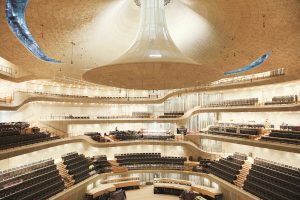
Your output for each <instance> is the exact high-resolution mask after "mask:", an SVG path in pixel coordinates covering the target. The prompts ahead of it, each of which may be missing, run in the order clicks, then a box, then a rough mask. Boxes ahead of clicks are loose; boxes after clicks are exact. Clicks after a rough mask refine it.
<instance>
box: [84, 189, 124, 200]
mask: <svg viewBox="0 0 300 200" xmlns="http://www.w3.org/2000/svg"><path fill="white" fill-rule="evenodd" d="M126 199H127V198H126V193H125V191H124V190H122V189H119V190H117V191H115V192H105V193H104V194H102V195H99V196H97V195H96V196H95V197H94V196H92V195H86V196H85V200H126Z"/></svg>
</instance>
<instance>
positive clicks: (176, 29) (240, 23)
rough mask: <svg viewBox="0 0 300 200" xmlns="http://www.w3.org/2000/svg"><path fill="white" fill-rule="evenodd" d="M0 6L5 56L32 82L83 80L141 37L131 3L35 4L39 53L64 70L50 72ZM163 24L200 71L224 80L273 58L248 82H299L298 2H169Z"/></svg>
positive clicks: (78, 0)
mask: <svg viewBox="0 0 300 200" xmlns="http://www.w3.org/2000/svg"><path fill="white" fill-rule="evenodd" d="M0 2H1V3H0V6H1V7H0V9H1V10H2V12H0V27H1V29H0V45H1V48H0V56H1V57H2V58H4V59H6V60H8V61H10V62H11V63H13V64H14V65H16V66H18V67H19V68H20V69H21V70H22V69H23V70H26V71H28V72H29V73H30V74H32V75H34V76H32V77H35V78H36V77H37V78H53V77H54V76H55V75H57V74H65V75H68V76H71V77H74V78H82V75H83V74H84V73H85V72H86V71H87V70H89V69H93V68H95V67H99V66H102V65H106V64H108V63H110V62H112V61H113V60H114V59H116V58H118V57H119V56H121V55H122V54H123V53H124V52H125V51H126V50H127V49H128V48H129V46H130V45H131V44H132V43H133V42H134V40H135V36H136V34H137V31H138V30H137V29H138V25H139V13H140V10H139V9H140V8H139V7H137V6H136V5H135V3H134V1H133V0H101V1H99V0H89V1H82V0H63V1H62V0H51V1H39V0H30V1H29V4H28V7H27V10H26V20H27V24H28V27H29V29H30V31H31V33H32V35H33V37H34V38H35V40H36V41H37V43H38V44H39V45H40V47H41V48H42V50H43V51H44V52H45V53H46V54H47V55H48V56H49V57H51V58H54V59H57V60H61V61H62V62H63V63H62V64H53V63H49V62H44V61H41V60H39V59H38V58H36V57H35V56H33V55H32V54H31V53H30V52H29V51H28V50H27V49H26V48H25V47H24V46H23V45H22V44H21V43H20V42H19V40H18V39H17V38H16V37H15V36H14V34H13V33H12V31H11V30H10V28H9V26H8V24H7V22H6V19H5V12H4V10H5V0H0ZM166 19H167V25H168V29H169V32H170V35H171V37H172V38H173V40H174V42H175V44H176V45H177V46H178V48H179V49H180V50H181V51H182V52H183V53H184V54H185V55H186V56H188V57H190V58H192V59H193V60H195V61H196V62H198V63H201V64H203V65H206V66H210V67H213V68H216V69H218V70H221V71H222V72H225V71H229V70H233V69H238V68H241V67H243V66H245V65H248V64H249V63H251V62H253V61H254V60H256V59H257V58H258V57H260V56H262V55H263V54H265V53H267V52H269V51H272V55H271V56H270V58H269V59H267V60H266V62H265V63H264V64H263V65H261V66H259V67H257V68H255V69H252V70H250V71H248V72H245V73H243V74H250V73H258V72H263V71H268V70H272V69H276V68H281V67H284V68H286V69H288V73H287V78H286V79H285V80H294V79H298V77H299V75H300V68H299V63H300V56H299V52H300V34H299V33H300V1H299V0H284V1H282V0H264V1H261V0H243V1H242V0H214V1H212V0H172V1H171V3H170V4H168V5H167V6H166ZM71 43H74V45H72V44H71ZM207 76H209V74H207ZM185 78H188V77H185Z"/></svg>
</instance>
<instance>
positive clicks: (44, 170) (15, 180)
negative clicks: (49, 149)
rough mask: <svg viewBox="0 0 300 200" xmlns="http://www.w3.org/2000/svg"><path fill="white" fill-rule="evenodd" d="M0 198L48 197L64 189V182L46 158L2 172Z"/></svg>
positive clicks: (3, 199) (10, 199)
mask: <svg viewBox="0 0 300 200" xmlns="http://www.w3.org/2000/svg"><path fill="white" fill-rule="evenodd" d="M1 174H2V177H4V179H2V181H1V182H0V200H12V199H18V200H32V199H39V200H40V199H41V200H43V199H48V198H49V197H51V196H53V195H55V194H57V193H59V192H61V191H63V190H64V183H63V180H62V178H61V176H60V175H59V172H58V170H57V168H56V165H55V164H54V160H53V159H48V160H44V161H40V162H36V163H33V164H29V165H26V166H22V167H19V168H15V169H12V170H7V171H6V172H2V173H1Z"/></svg>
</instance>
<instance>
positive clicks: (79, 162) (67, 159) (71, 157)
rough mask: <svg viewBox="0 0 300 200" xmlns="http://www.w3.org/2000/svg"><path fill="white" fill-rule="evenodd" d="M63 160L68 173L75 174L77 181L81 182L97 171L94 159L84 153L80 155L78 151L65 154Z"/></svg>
mask: <svg viewBox="0 0 300 200" xmlns="http://www.w3.org/2000/svg"><path fill="white" fill-rule="evenodd" d="M62 160H63V164H64V165H66V168H67V170H68V173H69V174H70V175H73V179H74V180H75V183H78V182H81V181H83V180H85V179H87V178H89V177H90V176H91V175H92V174H94V173H95V171H94V169H93V168H94V166H93V165H92V161H91V160H90V159H89V158H86V157H85V156H84V155H82V154H81V155H79V154H78V153H77V152H72V153H69V154H66V155H63V156H62Z"/></svg>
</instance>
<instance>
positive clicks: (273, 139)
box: [260, 136, 300, 145]
mask: <svg viewBox="0 0 300 200" xmlns="http://www.w3.org/2000/svg"><path fill="white" fill-rule="evenodd" d="M260 140H264V141H270V142H279V143H287V144H295V145H299V144H300V140H297V139H289V138H280V137H271V136H263V137H261V138H260Z"/></svg>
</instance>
